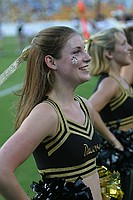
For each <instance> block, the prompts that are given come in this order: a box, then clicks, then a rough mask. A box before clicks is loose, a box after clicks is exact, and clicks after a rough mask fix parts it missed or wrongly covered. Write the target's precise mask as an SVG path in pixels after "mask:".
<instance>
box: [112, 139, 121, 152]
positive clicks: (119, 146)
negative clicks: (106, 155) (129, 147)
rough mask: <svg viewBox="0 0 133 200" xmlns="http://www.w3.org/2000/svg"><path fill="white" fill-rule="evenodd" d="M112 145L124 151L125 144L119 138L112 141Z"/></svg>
mask: <svg viewBox="0 0 133 200" xmlns="http://www.w3.org/2000/svg"><path fill="white" fill-rule="evenodd" d="M112 146H113V147H114V148H115V149H118V150H119V151H124V147H123V145H122V144H121V143H120V142H119V141H118V140H117V139H116V140H115V141H114V142H113V143H112Z"/></svg>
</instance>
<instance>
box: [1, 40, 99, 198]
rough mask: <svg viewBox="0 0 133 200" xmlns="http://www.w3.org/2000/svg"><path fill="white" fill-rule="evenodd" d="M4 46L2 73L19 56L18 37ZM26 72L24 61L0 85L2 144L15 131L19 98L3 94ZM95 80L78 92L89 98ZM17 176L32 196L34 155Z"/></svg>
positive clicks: (34, 173) (4, 42)
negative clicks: (16, 107) (15, 115)
mask: <svg viewBox="0 0 133 200" xmlns="http://www.w3.org/2000/svg"><path fill="white" fill-rule="evenodd" d="M3 47H4V51H3V52H2V53H0V74H1V73H2V72H3V71H4V70H5V69H6V68H7V67H8V66H9V65H10V64H11V63H12V62H13V61H14V60H15V59H16V58H17V57H18V56H19V53H18V51H17V48H18V44H17V39H16V38H14V37H9V38H4V40H3ZM20 52H21V51H20ZM24 73H25V63H23V64H22V65H21V66H20V68H19V69H18V70H17V71H16V72H15V73H14V74H13V75H12V76H11V77H10V78H9V79H8V80H7V81H6V82H5V83H4V84H3V85H2V86H0V146H1V145H2V144H3V143H4V142H5V141H6V140H7V139H8V138H9V137H10V136H11V135H12V134H13V132H14V114H15V111H14V105H15V104H16V102H17V100H18V97H17V96H16V95H15V94H14V93H13V91H12V92H11V93H10V94H5V95H4V96H1V94H2V93H3V91H4V92H6V91H7V89H10V88H12V87H14V86H16V85H18V84H21V83H22V82H23V78H24ZM95 81H96V79H95V78H93V77H92V78H91V80H90V81H89V82H87V83H85V84H83V85H81V86H80V87H79V88H77V94H79V95H82V96H84V97H86V98H88V97H89V96H90V94H91V93H92V91H93V89H94V85H95ZM22 151H24V149H22ZM16 176H17V178H18V180H19V182H20V184H21V185H22V187H23V188H24V190H25V191H26V192H27V193H28V192H29V195H30V196H32V194H33V193H32V192H31V189H30V187H29V185H30V184H31V183H32V181H33V180H38V179H39V178H40V177H39V174H38V172H37V169H36V166H35V163H34V160H33V158H32V156H31V157H30V158H29V159H28V160H27V161H25V162H24V163H23V164H22V165H21V166H20V167H19V168H18V169H17V171H16ZM0 200H3V198H2V197H0Z"/></svg>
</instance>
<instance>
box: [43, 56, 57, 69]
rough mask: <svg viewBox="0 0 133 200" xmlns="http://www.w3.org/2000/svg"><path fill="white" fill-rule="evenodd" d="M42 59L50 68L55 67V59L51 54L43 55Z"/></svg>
mask: <svg viewBox="0 0 133 200" xmlns="http://www.w3.org/2000/svg"><path fill="white" fill-rule="evenodd" d="M44 60H45V62H46V64H47V66H48V67H49V68H50V69H54V70H56V69H57V65H56V61H55V59H54V58H53V57H52V56H51V55H47V56H45V58H44Z"/></svg>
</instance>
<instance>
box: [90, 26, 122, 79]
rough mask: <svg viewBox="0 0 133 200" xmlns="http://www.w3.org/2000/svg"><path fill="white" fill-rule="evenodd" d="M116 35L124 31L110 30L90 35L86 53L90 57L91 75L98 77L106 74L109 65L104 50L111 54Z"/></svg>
mask: <svg viewBox="0 0 133 200" xmlns="http://www.w3.org/2000/svg"><path fill="white" fill-rule="evenodd" d="M118 33H123V34H124V31H123V30H121V29H118V28H110V29H106V30H103V31H100V32H98V33H96V34H95V35H92V36H91V37H90V39H89V40H88V43H87V52H88V54H89V55H90V56H91V57H92V60H91V63H90V73H91V75H94V76H98V75H100V74H102V73H108V70H109V67H110V63H109V60H108V59H107V58H106V57H105V54H104V52H105V50H108V51H111V52H113V51H114V49H115V43H116V38H117V34H118Z"/></svg>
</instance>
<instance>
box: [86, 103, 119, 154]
mask: <svg viewBox="0 0 133 200" xmlns="http://www.w3.org/2000/svg"><path fill="white" fill-rule="evenodd" d="M87 105H88V107H89V109H91V113H93V116H92V118H93V121H94V127H95V129H96V130H97V132H98V133H99V134H100V135H101V136H102V137H103V138H104V139H106V140H107V141H108V142H109V143H110V144H111V145H112V146H114V148H117V149H119V150H123V146H122V144H121V143H120V142H119V141H118V140H117V138H116V137H115V136H114V135H113V134H112V133H111V132H110V131H109V129H108V128H107V127H106V126H105V124H104V122H103V120H102V119H101V117H100V115H99V113H98V112H97V111H96V110H95V109H94V108H93V106H92V104H91V102H90V101H89V100H88V102H87Z"/></svg>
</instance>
